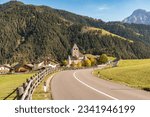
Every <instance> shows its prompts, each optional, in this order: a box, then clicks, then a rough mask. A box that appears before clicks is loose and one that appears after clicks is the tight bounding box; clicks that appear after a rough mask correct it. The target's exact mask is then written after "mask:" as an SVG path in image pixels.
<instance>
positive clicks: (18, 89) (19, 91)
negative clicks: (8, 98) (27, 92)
mask: <svg viewBox="0 0 150 117" xmlns="http://www.w3.org/2000/svg"><path fill="white" fill-rule="evenodd" d="M23 93H24V89H23V87H18V88H17V100H20V99H21V97H22V95H23Z"/></svg>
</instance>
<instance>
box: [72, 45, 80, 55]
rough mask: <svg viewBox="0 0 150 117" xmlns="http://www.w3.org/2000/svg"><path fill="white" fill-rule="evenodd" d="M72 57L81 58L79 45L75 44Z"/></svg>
mask: <svg viewBox="0 0 150 117" xmlns="http://www.w3.org/2000/svg"><path fill="white" fill-rule="evenodd" d="M72 56H73V57H76V58H79V56H80V51H79V48H78V46H77V44H74V46H73V48H72Z"/></svg>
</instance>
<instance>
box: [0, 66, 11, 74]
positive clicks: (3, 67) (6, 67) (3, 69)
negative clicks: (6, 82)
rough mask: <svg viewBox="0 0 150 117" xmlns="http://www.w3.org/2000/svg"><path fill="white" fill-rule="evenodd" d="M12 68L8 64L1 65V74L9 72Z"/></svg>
mask: <svg viewBox="0 0 150 117" xmlns="http://www.w3.org/2000/svg"><path fill="white" fill-rule="evenodd" d="M10 70H11V67H10V66H8V65H0V74H7V73H9V72H10Z"/></svg>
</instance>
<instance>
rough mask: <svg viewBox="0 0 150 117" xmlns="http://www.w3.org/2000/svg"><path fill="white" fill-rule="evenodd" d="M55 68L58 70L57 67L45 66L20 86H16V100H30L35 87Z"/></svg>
mask: <svg viewBox="0 0 150 117" xmlns="http://www.w3.org/2000/svg"><path fill="white" fill-rule="evenodd" d="M56 70H58V67H57V68H46V69H44V70H42V71H39V72H38V73H37V74H35V75H34V76H32V77H31V78H30V79H27V80H26V82H25V83H23V84H22V86H20V87H18V88H17V90H16V93H17V100H32V94H33V92H34V90H35V89H36V87H37V86H38V85H39V84H40V83H41V82H42V81H43V79H44V77H45V76H47V75H48V74H51V73H53V72H54V71H56Z"/></svg>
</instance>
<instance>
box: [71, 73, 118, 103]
mask: <svg viewBox="0 0 150 117" xmlns="http://www.w3.org/2000/svg"><path fill="white" fill-rule="evenodd" d="M73 76H74V78H75V79H76V80H77V81H79V82H80V83H81V84H83V85H85V86H87V87H88V88H90V89H92V90H94V91H96V92H97V93H100V94H102V95H105V96H107V97H109V98H111V99H113V100H119V99H117V98H115V97H113V96H111V95H108V94H106V93H104V92H102V91H99V90H97V89H95V88H93V87H91V86H89V85H88V84H86V83H84V82H83V81H81V80H79V78H78V77H77V76H76V72H74V73H73Z"/></svg>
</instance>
